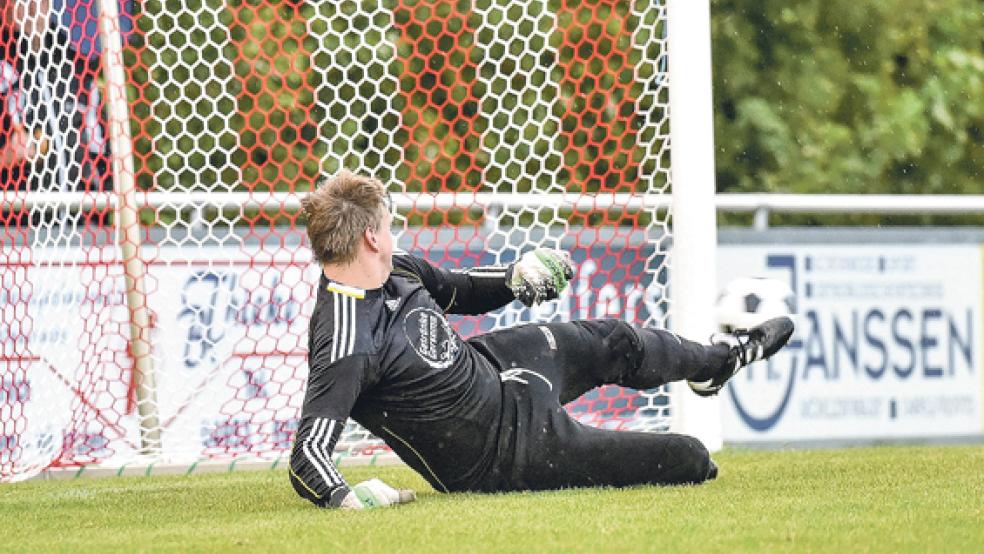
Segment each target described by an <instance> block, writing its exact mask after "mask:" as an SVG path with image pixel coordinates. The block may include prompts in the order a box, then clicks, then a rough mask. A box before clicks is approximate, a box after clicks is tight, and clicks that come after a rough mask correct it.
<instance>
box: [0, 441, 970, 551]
mask: <svg viewBox="0 0 984 554" xmlns="http://www.w3.org/2000/svg"><path fill="white" fill-rule="evenodd" d="M715 458H716V459H717V461H718V463H719V465H720V467H721V474H720V477H719V478H718V480H717V481H714V482H711V483H708V484H706V485H702V486H699V487H666V488H660V487H649V486H647V487H634V488H628V489H622V490H614V489H575V490H566V491H555V492H540V493H514V494H496V495H482V494H449V495H448V494H439V493H436V492H434V491H432V490H430V488H429V487H427V485H426V483H425V482H424V480H423V479H421V478H420V477H419V476H418V475H416V474H414V473H412V472H411V471H410V470H409V469H407V468H373V467H365V466H359V467H351V468H345V467H344V466H343V467H342V471H343V473H344V474H345V476H346V478H347V479H348V480H349V481H350V482H358V481H361V480H364V479H368V478H370V477H373V476H378V477H380V478H382V479H383V480H384V481H386V482H388V483H390V484H392V485H395V486H398V487H401V488H413V489H416V490H417V491H418V500H417V502H415V503H413V504H408V505H405V506H399V507H396V508H390V509H381V510H374V511H368V512H353V511H326V510H318V509H316V508H314V507H312V506H311V505H309V504H308V503H307V502H305V501H303V500H301V499H300V498H298V497H297V495H296V494H294V491H293V490H292V489H291V487H290V484H289V483H288V480H287V474H286V472H285V471H283V470H282V469H281V470H277V471H266V472H254V473H225V474H209V475H197V476H191V477H132V478H106V479H99V480H88V479H80V480H76V481H71V482H65V481H41V482H27V483H19V484H5V485H0V491H2V494H0V534H2V535H3V545H4V547H5V549H6V550H9V551H12V552H24V553H30V552H45V553H48V552H107V551H112V552H117V551H124V552H131V551H140V552H158V551H168V552H226V551H235V552H241V551H247V552H414V553H430V552H435V553H442V554H443V553H447V552H496V553H501V552H565V553H566V552H592V553H594V552H651V551H666V552H775V551H783V552H786V551H794V552H902V551H906V552H908V551H911V552H980V551H981V550H982V549H984V528H982V527H981V525H980V522H981V521H982V518H984V507H982V506H984V474H982V473H981V471H980V467H981V465H982V464H984V448H982V447H981V446H979V445H975V446H961V447H955V446H949V447H939V446H937V447H879V448H855V449H846V450H812V451H800V452H797V451H725V452H722V453H719V454H717V455H716V456H715ZM613 463H617V461H613Z"/></svg>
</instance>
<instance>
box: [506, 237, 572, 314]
mask: <svg viewBox="0 0 984 554" xmlns="http://www.w3.org/2000/svg"><path fill="white" fill-rule="evenodd" d="M573 277H574V262H573V261H571V255H570V254H569V253H567V252H564V251H561V250H549V249H547V248H537V249H536V250H531V251H529V252H526V253H524V254H523V255H522V256H520V258H519V260H517V261H515V262H514V263H512V264H511V265H510V266H509V268H508V269H507V270H506V285H507V286H508V287H509V289H510V290H512V292H513V294H514V295H516V299H517V300H519V301H520V302H522V303H523V304H525V305H527V306H533V305H534V304H539V303H541V302H546V301H547V300H553V299H554V298H557V297H558V296H560V293H561V292H563V290H564V289H565V288H567V282H568V281H570V280H571V279H572V278H573Z"/></svg>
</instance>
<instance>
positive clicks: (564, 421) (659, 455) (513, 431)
mask: <svg viewBox="0 0 984 554" xmlns="http://www.w3.org/2000/svg"><path fill="white" fill-rule="evenodd" d="M469 342H470V343H471V344H472V345H474V346H475V347H476V348H478V349H479V351H481V352H482V353H483V354H485V356H486V357H487V358H488V359H489V360H490V361H492V363H493V364H494V365H496V366H497V369H498V370H499V372H500V373H499V374H500V380H501V381H502V396H503V398H502V402H503V406H502V419H501V423H500V429H499V443H498V451H497V453H496V459H495V460H494V462H493V463H492V466H491V468H490V469H489V471H488V472H486V474H485V476H484V477H483V478H482V479H480V482H478V483H475V484H474V486H473V487H469V488H471V489H472V490H481V491H486V492H492V491H509V490H544V489H558V488H567V487H585V486H615V487H621V486H628V485H636V484H646V483H649V484H682V483H700V482H702V481H705V480H707V479H708V478H709V473H710V467H711V465H710V464H711V461H710V456H709V454H708V452H707V449H706V448H705V447H704V445H703V444H701V442H700V441H699V440H697V439H696V438H694V437H690V436H687V435H679V434H672V433H642V432H632V431H613V430H602V429H597V428H594V427H590V426H588V425H584V424H582V423H580V422H578V421H576V420H574V419H573V418H571V417H570V416H569V415H568V414H567V411H566V410H564V408H563V405H564V404H566V403H567V402H570V401H571V400H574V399H576V398H577V397H579V396H581V395H582V394H584V393H586V392H588V391H589V390H591V389H593V388H595V387H598V386H600V385H605V384H615V385H621V386H624V387H631V388H635V389H649V388H654V387H658V386H660V385H663V384H665V383H668V382H671V381H677V380H681V379H694V380H704V379H708V378H710V376H712V375H714V374H715V373H716V372H718V371H720V369H721V367H722V366H723V365H724V364H725V363H727V359H728V349H727V347H724V346H706V345H702V344H698V343H695V342H692V341H688V340H686V339H681V338H679V337H677V336H676V335H674V334H672V333H669V332H666V331H654V330H648V329H640V328H638V327H635V326H631V325H629V324H627V323H625V322H623V321H619V320H591V321H575V322H570V323H549V324H531V325H524V326H520V327H514V328H510V329H504V330H501V331H496V332H493V333H489V334H486V335H481V336H478V337H475V338H473V339H471V340H470V341H469Z"/></svg>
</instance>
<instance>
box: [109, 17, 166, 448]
mask: <svg viewBox="0 0 984 554" xmlns="http://www.w3.org/2000/svg"><path fill="white" fill-rule="evenodd" d="M117 1H118V0H100V2H99V8H100V9H99V32H100V38H101V40H102V46H103V59H102V61H103V73H104V76H105V79H106V101H107V107H108V112H109V138H110V145H111V148H112V164H113V185H114V187H115V190H116V195H117V205H116V221H117V230H118V233H119V241H120V248H121V250H122V254H123V269H124V273H125V276H126V304H127V308H128V310H129V314H130V355H131V356H133V380H134V384H135V392H136V401H137V413H138V414H139V416H140V447H141V448H140V450H141V453H142V454H156V453H158V452H160V449H161V428H160V422H159V418H158V414H157V393H156V385H155V380H154V363H153V358H152V357H151V344H150V329H151V325H150V309H149V306H148V305H147V292H146V289H145V287H144V276H145V275H146V274H147V266H146V264H145V263H144V261H143V259H142V258H141V257H140V222H139V215H138V209H137V198H136V189H137V184H136V175H135V172H134V167H133V151H132V149H133V142H132V140H131V138H130V115H129V113H130V112H129V106H128V105H127V98H126V74H125V72H124V68H123V41H122V37H121V33H120V22H119V6H118V4H117Z"/></svg>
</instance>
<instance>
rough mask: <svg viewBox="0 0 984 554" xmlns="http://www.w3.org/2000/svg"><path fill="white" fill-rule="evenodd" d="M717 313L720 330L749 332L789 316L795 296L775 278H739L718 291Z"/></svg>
mask: <svg viewBox="0 0 984 554" xmlns="http://www.w3.org/2000/svg"><path fill="white" fill-rule="evenodd" d="M716 312H717V314H716V315H717V321H718V327H720V328H721V329H722V330H724V331H733V330H735V329H748V328H751V327H754V326H756V325H758V324H760V323H762V322H764V321H765V320H767V319H771V318H773V317H779V316H792V315H793V314H794V313H795V312H796V293H794V292H793V289H791V288H790V287H789V284H788V283H786V282H784V281H780V280H778V279H771V278H768V277H739V278H737V279H734V280H732V281H731V282H729V283H728V284H727V285H726V286H725V287H724V290H722V291H721V295H720V296H718V300H717V305H716Z"/></svg>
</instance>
